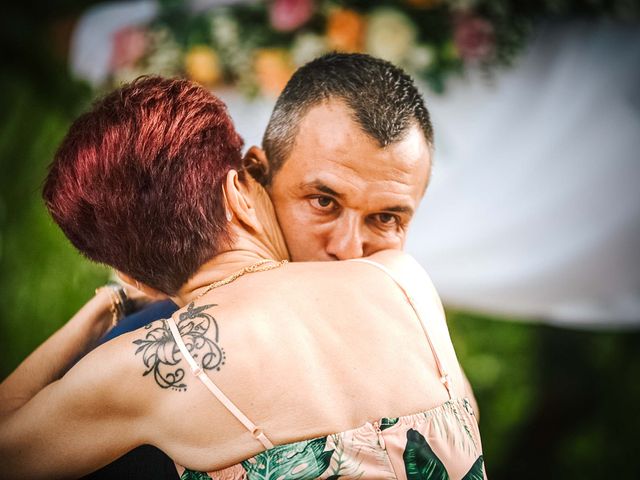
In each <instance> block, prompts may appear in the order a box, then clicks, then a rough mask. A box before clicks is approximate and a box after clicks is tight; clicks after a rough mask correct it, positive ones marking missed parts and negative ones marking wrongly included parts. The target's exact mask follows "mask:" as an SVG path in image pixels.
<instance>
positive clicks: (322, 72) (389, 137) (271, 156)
mask: <svg viewBox="0 0 640 480" xmlns="http://www.w3.org/2000/svg"><path fill="white" fill-rule="evenodd" d="M329 99H339V100H342V101H344V102H345V104H346V105H347V106H348V107H349V108H350V109H351V110H352V112H353V116H354V120H355V121H356V122H357V123H358V124H359V125H360V127H361V128H362V130H363V131H364V132H365V133H367V134H368V135H370V136H371V137H372V138H374V139H375V140H377V141H378V143H379V144H380V146H381V147H384V146H386V145H389V144H392V143H394V142H397V141H399V140H402V138H403V136H404V135H405V134H406V132H407V131H408V130H409V128H411V126H412V125H413V124H416V123H417V125H418V126H419V127H420V128H421V129H422V131H423V132H424V136H425V140H426V141H427V143H428V144H429V146H433V127H432V126H431V120H430V119H429V111H428V110H427V107H426V106H425V103H424V99H423V97H422V95H421V94H420V92H419V91H418V89H417V87H416V85H415V84H414V82H413V79H412V78H411V77H410V76H409V75H407V74H406V73H405V72H404V71H402V70H401V69H400V68H398V67H396V66H395V65H393V64H392V63H389V62H387V61H385V60H381V59H379V58H375V57H372V56H370V55H365V54H359V53H329V54H327V55H324V56H322V57H319V58H317V59H315V60H312V61H311V62H309V63H307V64H306V65H304V66H302V67H300V68H299V69H298V70H297V71H296V72H295V73H294V74H293V76H292V77H291V79H290V80H289V82H288V83H287V86H286V87H285V89H284V91H283V92H282V93H281V94H280V97H279V98H278V101H277V102H276V105H275V107H274V109H273V113H272V114H271V118H270V120H269V124H268V125H267V129H266V131H265V134H264V137H263V139H262V146H263V148H264V150H265V153H266V155H267V158H268V160H269V171H268V172H267V174H266V176H265V178H264V180H263V182H264V183H265V184H269V183H270V182H271V179H272V178H273V175H274V174H275V173H276V172H277V171H278V170H279V169H280V168H281V167H282V165H283V164H284V162H285V160H286V159H287V158H288V156H289V154H290V152H291V149H292V148H293V144H294V141H295V138H296V135H297V134H298V129H299V126H300V123H301V121H302V119H303V118H304V116H305V115H306V113H307V112H308V111H309V110H310V109H311V108H312V107H314V106H316V105H318V104H319V103H321V102H323V101H326V100H329Z"/></svg>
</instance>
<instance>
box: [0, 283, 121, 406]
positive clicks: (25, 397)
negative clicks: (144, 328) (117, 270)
mask: <svg viewBox="0 0 640 480" xmlns="http://www.w3.org/2000/svg"><path fill="white" fill-rule="evenodd" d="M110 307H111V297H110V295H109V292H108V291H107V290H106V289H100V290H98V292H97V293H96V295H95V296H94V297H93V298H91V299H90V300H89V301H88V302H87V303H86V304H85V305H84V306H83V307H82V308H81V309H80V310H79V311H78V313H76V314H75V315H74V316H73V317H72V318H71V320H69V321H68V322H67V323H66V324H65V325H64V326H63V327H62V328H61V329H60V330H58V331H57V332H55V333H54V334H53V335H52V336H51V337H49V338H48V339H47V340H46V341H45V342H44V343H43V344H42V345H40V346H39V347H38V348H37V349H36V350H35V351H34V352H33V353H32V354H31V355H29V356H28V357H27V358H26V359H25V360H24V361H23V362H22V363H21V364H20V365H19V366H18V368H16V369H15V370H14V372H13V373H11V375H9V376H8V377H7V378H6V379H5V380H4V381H3V382H2V383H0V417H2V416H5V415H7V414H8V413H10V412H12V411H15V410H16V409H18V408H20V407H21V406H22V405H24V404H25V403H26V402H27V401H29V400H30V399H31V398H33V397H34V396H35V395H36V394H37V393H38V392H39V391H40V390H42V389H43V388H44V387H46V386H47V385H49V384H50V383H51V382H53V381H55V380H57V379H59V378H60V377H62V375H64V373H65V372H66V371H67V369H68V368H69V367H70V366H71V365H72V364H73V362H75V361H76V360H78V358H79V357H80V356H81V355H82V354H84V353H86V352H87V351H89V350H90V349H91V348H92V347H93V346H94V345H95V344H96V342H97V341H98V339H99V338H100V337H101V336H102V335H103V334H104V333H105V332H106V331H107V330H108V329H109V327H110V326H111V323H112V314H111V312H110Z"/></svg>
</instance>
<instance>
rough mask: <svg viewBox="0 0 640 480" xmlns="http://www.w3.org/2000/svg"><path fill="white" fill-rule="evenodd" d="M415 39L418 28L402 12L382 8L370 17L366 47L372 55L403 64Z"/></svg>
mask: <svg viewBox="0 0 640 480" xmlns="http://www.w3.org/2000/svg"><path fill="white" fill-rule="evenodd" d="M415 39H416V27H415V25H414V24H413V23H412V22H411V19H410V18H409V17H407V16H406V15H405V14H403V13H402V12H399V11H398V10H394V9H391V8H381V9H378V10H375V11H374V12H373V13H372V14H371V15H370V17H369V23H368V25H367V38H366V47H367V51H368V52H369V53H370V54H371V55H373V56H376V57H380V58H384V59H385V60H388V61H390V62H391V63H395V64H402V63H403V62H404V60H405V58H406V57H407V54H408V52H409V50H410V49H411V48H412V47H413V44H414V42H415Z"/></svg>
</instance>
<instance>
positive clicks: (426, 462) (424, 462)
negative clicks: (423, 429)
mask: <svg viewBox="0 0 640 480" xmlns="http://www.w3.org/2000/svg"><path fill="white" fill-rule="evenodd" d="M402 458H403V460H404V468H405V470H406V471H407V479H408V480H427V479H428V480H449V474H448V473H447V469H446V468H444V465H443V464H442V462H441V461H440V459H439V458H438V457H437V456H436V454H435V453H433V450H431V447H430V446H429V444H428V443H427V441H426V440H425V438H424V437H423V436H422V435H421V434H420V432H418V431H416V430H414V429H410V430H409V431H408V432H407V446H406V448H405V450H404V453H403V455H402Z"/></svg>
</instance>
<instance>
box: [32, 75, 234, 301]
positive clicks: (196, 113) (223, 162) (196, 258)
mask: <svg viewBox="0 0 640 480" xmlns="http://www.w3.org/2000/svg"><path fill="white" fill-rule="evenodd" d="M242 144H243V142H242V138H240V136H239V135H238V134H237V133H236V130H235V128H234V126H233V123H232V121H231V118H230V117H229V115H228V113H227V109H226V107H225V105H224V103H222V102H221V101H220V100H219V99H217V98H216V97H214V96H213V95H212V94H211V93H210V92H209V91H208V90H206V89H205V88H203V87H201V86H199V85H197V84H195V83H193V82H190V81H188V80H178V79H164V78H160V77H143V78H140V79H138V80H136V81H134V82H133V83H131V84H128V85H125V86H123V87H122V88H119V89H117V90H115V91H113V92H112V93H110V94H108V95H107V96H106V97H104V98H102V99H101V100H99V101H97V102H96V103H95V104H94V106H93V108H92V109H91V110H90V111H88V112H87V113H85V114H83V115H82V116H80V117H79V118H78V119H77V120H76V121H75V122H74V123H73V124H72V125H71V128H70V129H69V132H68V133H67V135H66V137H65V139H64V140H63V142H62V144H61V146H60V148H59V149H58V151H57V153H56V155H55V158H54V160H53V163H52V164H51V166H50V169H49V175H48V177H47V179H46V182H45V185H44V189H43V197H44V200H45V202H46V205H47V207H48V209H49V212H50V213H51V215H52V217H53V219H54V220H55V221H56V223H57V224H58V225H59V226H60V228H61V229H62V231H63V232H64V233H65V234H66V235H67V237H68V238H69V240H71V243H73V245H74V246H75V247H76V248H78V250H80V252H82V253H83V254H84V255H85V256H87V257H88V258H90V259H91V260H94V261H97V262H100V263H105V264H107V265H110V266H112V267H114V268H116V269H117V270H120V271H121V272H124V273H126V274H128V275H130V276H131V277H133V278H135V279H136V280H139V281H141V282H143V283H145V284H147V285H149V286H151V287H153V288H155V289H157V290H160V291H162V292H165V293H168V294H174V293H176V292H177V290H178V289H179V288H180V287H181V286H182V285H183V284H184V283H185V282H186V281H187V280H188V279H189V278H190V277H191V276H192V275H193V274H194V273H195V272H196V270H197V269H198V268H199V267H200V266H201V265H202V264H203V263H205V262H206V261H207V260H209V259H210V258H212V257H213V256H215V255H216V254H217V253H218V251H219V250H220V249H221V248H222V247H224V246H225V245H227V244H228V242H229V241H230V240H231V238H230V233H229V228H228V225H229V223H228V222H227V221H226V216H225V207H224V201H223V193H222V184H223V182H224V180H225V177H226V175H227V173H228V172H229V170H230V169H232V168H233V169H238V168H240V165H241V154H242V152H241V150H242Z"/></svg>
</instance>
